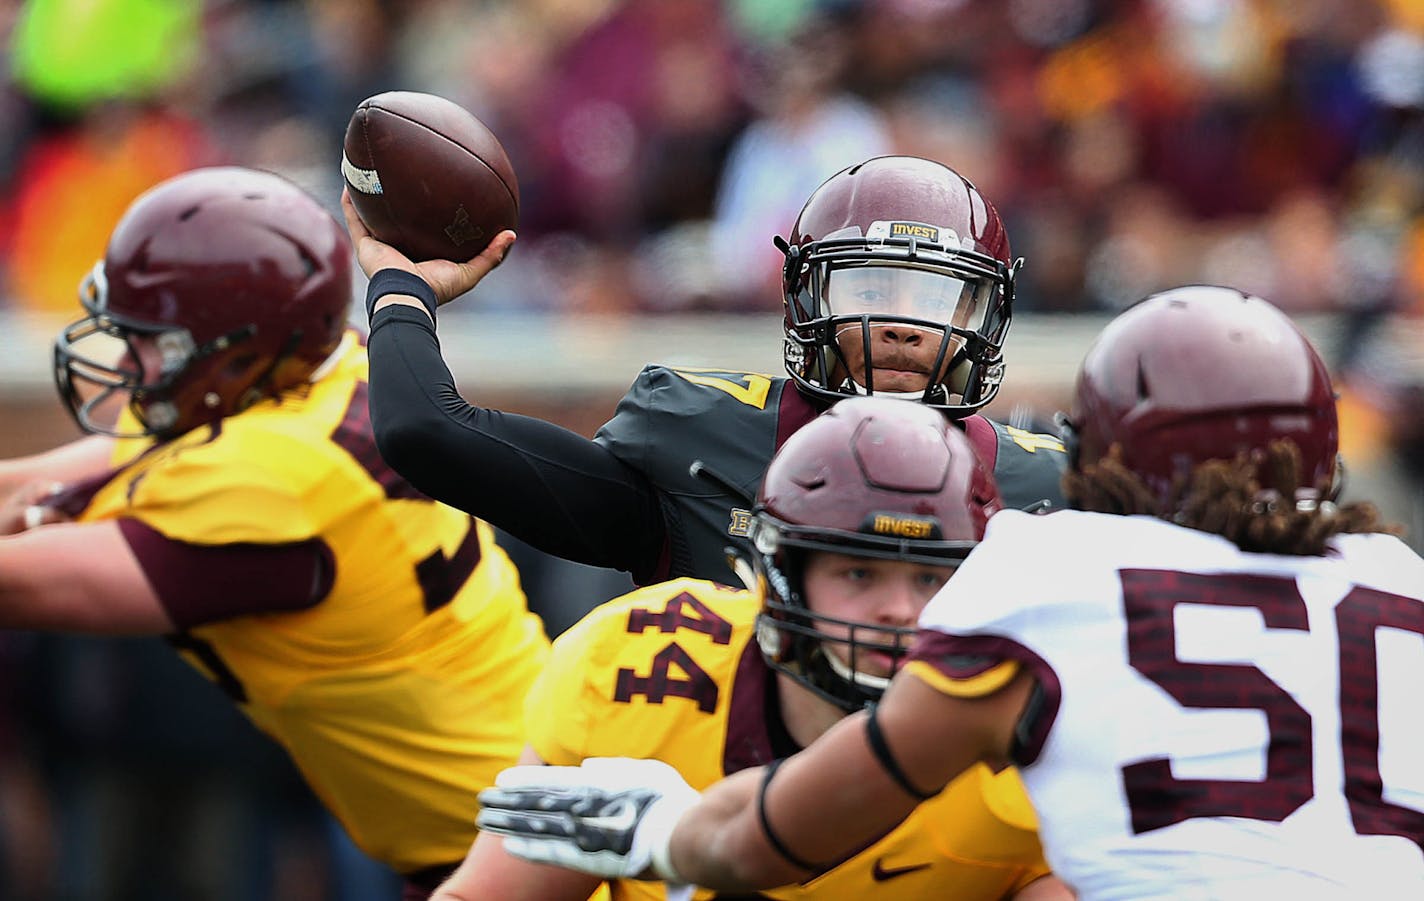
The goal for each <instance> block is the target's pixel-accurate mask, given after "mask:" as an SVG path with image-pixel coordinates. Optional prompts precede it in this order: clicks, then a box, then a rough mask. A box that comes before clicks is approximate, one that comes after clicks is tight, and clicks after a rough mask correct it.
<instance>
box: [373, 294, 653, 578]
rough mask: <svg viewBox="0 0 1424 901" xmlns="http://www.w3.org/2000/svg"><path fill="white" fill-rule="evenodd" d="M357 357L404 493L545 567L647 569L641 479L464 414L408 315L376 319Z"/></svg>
mask: <svg viewBox="0 0 1424 901" xmlns="http://www.w3.org/2000/svg"><path fill="white" fill-rule="evenodd" d="M368 350H369V353H370V358H371V376H370V378H371V382H370V405H371V424H372V427H373V429H374V431H375V435H376V446H377V447H378V448H379V449H380V452H381V456H382V457H384V458H385V460H386V462H387V463H388V464H389V465H390V466H391V468H393V469H395V470H396V471H397V472H399V473H400V474H401V475H402V476H404V477H405V478H406V479H408V480H409V481H410V483H411V484H412V485H414V486H415V487H416V488H418V489H420V490H421V491H423V492H424V493H426V494H428V495H429V496H431V497H433V498H436V499H437V500H441V501H444V502H445V503H447V504H450V505H451V506H453V507H458V508H459V509H461V510H464V511H466V512H467V513H470V514H471V515H474V516H477V517H479V518H481V519H483V520H485V521H487V522H489V523H492V524H493V525H496V526H498V527H500V528H502V529H504V530H506V531H508V532H509V533H510V534H512V535H514V536H515V537H516V538H519V539H520V540H521V541H524V542H527V543H528V544H530V545H532V546H533V547H536V548H538V549H540V550H542V551H546V552H548V553H551V554H554V555H556V556H560V557H565V558H568V559H570V560H575V561H578V562H580V563H587V564H591V565H593V566H607V567H612V568H615V569H622V570H627V571H628V572H631V573H633V575H634V577H635V578H636V577H639V576H640V574H648V573H651V572H653V571H654V570H655V568H656V566H657V564H658V561H659V558H660V557H661V555H662V552H663V543H664V539H665V535H666V532H667V527H666V523H665V521H664V519H663V515H662V512H661V506H660V504H659V502H658V498H657V494H656V491H655V490H654V489H653V487H652V485H651V484H650V483H649V482H648V480H647V478H646V477H644V476H643V475H642V473H639V472H637V471H635V470H634V469H632V468H630V467H629V466H627V465H626V464H624V463H623V462H622V461H621V460H619V459H618V458H617V457H615V456H613V454H612V453H610V452H609V451H608V450H607V449H605V448H603V447H601V446H599V445H598V444H595V443H594V442H592V441H590V440H589V439H587V438H584V437H583V436H582V435H578V434H576V433H574V432H571V431H569V430H567V429H564V428H561V427H559V426H556V425H554V424H552V423H548V422H544V421H543V420H539V419H534V418H532V417H528V416H520V415H518V414H514V413H502V412H500V411H498V410H487V409H484V408H482V407H477V406H472V405H471V404H469V403H467V402H466V401H465V400H464V398H462V397H461V396H460V394H459V392H458V390H457V389H456V387H455V380H454V378H453V377H452V376H451V375H450V370H449V368H448V367H446V365H445V361H444V359H442V358H441V356H440V344H439V341H438V340H437V338H436V336H435V327H434V325H433V324H432V323H431V321H430V319H429V318H428V317H427V316H426V315H425V314H424V313H422V312H420V311H419V310H416V309H413V308H411V307H408V306H403V305H400V304H394V305H391V306H387V307H384V308H382V309H380V310H378V311H377V312H376V314H375V315H374V316H373V317H372V319H371V336H370V341H369V346H368Z"/></svg>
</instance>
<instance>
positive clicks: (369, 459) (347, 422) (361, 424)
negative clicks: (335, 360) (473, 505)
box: [331, 381, 426, 500]
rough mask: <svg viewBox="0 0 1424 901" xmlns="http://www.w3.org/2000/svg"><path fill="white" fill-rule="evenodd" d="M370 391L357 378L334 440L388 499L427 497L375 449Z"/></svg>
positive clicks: (333, 434)
mask: <svg viewBox="0 0 1424 901" xmlns="http://www.w3.org/2000/svg"><path fill="white" fill-rule="evenodd" d="M369 394H370V388H369V386H368V385H367V384H366V383H365V382H364V381H357V382H356V390H354V391H352V392H351V400H350V402H349V403H348V404H347V405H346V415H345V416H343V417H342V418H341V422H340V424H339V425H337V427H336V430H335V431H333V432H332V433H331V441H332V443H333V444H335V445H336V446H337V447H339V448H341V449H342V450H344V451H346V452H347V453H348V454H350V455H351V456H352V458H354V459H355V460H356V462H357V463H358V464H360V466H361V468H362V469H364V470H366V474H367V475H369V476H370V477H371V479H372V480H373V481H375V482H376V484H378V485H380V486H381V489H382V490H383V491H385V493H386V497H387V499H390V500H396V499H406V500H411V499H414V500H422V499H426V496H425V495H424V494H422V493H421V492H420V491H418V490H417V489H416V487H415V486H414V485H412V484H411V483H410V482H407V481H406V480H405V477H404V476H402V475H401V474H400V473H398V472H396V471H395V470H394V469H391V468H390V467H389V466H387V465H386V461H385V460H384V459H382V458H381V452H380V451H379V450H377V449H376V436H375V433H373V432H372V431H371V407H370V402H369V399H368V395H369Z"/></svg>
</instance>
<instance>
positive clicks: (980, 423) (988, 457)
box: [959, 413, 999, 472]
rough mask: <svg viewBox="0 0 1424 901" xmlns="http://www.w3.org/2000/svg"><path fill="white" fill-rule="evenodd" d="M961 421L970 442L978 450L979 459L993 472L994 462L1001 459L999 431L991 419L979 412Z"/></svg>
mask: <svg viewBox="0 0 1424 901" xmlns="http://www.w3.org/2000/svg"><path fill="white" fill-rule="evenodd" d="M959 421H960V423H962V424H963V426H964V434H965V435H966V436H968V438H969V443H970V444H972V445H974V450H975V451H977V452H978V454H979V459H980V460H981V461H983V463H984V466H985V467H986V468H987V469H988V470H989V471H990V472H993V471H994V464H995V463H996V462H997V461H998V459H999V433H998V432H996V431H994V427H993V426H992V425H990V424H989V420H987V419H985V418H984V417H983V416H980V415H979V414H977V413H976V414H974V415H973V416H966V417H965V418H963V419H961V420H959Z"/></svg>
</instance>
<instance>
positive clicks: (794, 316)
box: [343, 156, 1066, 585]
mask: <svg viewBox="0 0 1424 901" xmlns="http://www.w3.org/2000/svg"><path fill="white" fill-rule="evenodd" d="M343 204H344V206H345V209H346V211H347V215H346V221H347V227H348V228H349V229H350V232H351V235H352V239H353V241H355V243H356V253H357V258H358V260H359V261H360V263H361V266H362V268H363V269H365V271H366V272H367V273H369V274H371V275H372V281H371V287H370V288H369V290H368V291H367V298H366V299H367V308H368V310H370V311H371V349H370V352H371V418H372V422H373V426H374V429H375V433H376V440H377V443H378V446H379V447H380V449H381V453H382V454H383V455H384V456H385V458H386V460H387V461H388V462H389V463H390V464H391V466H392V467H393V468H394V469H395V470H396V471H398V472H400V473H402V474H403V475H405V476H406V477H407V478H409V479H410V480H411V482H412V483H413V484H415V485H416V486H417V487H419V488H420V489H421V490H422V491H425V492H426V493H427V494H429V495H430V496H432V497H437V498H439V499H441V500H443V501H445V502H446V503H449V504H451V505H452V506H455V507H458V508H460V509H461V510H465V511H468V512H469V513H471V514H473V515H475V516H479V517H481V518H482V519H486V520H488V521H489V522H491V523H493V524H494V525H496V526H499V527H500V528H502V529H505V530H506V531H508V532H510V533H511V534H513V535H515V536H516V537H518V538H520V539H521V540H523V541H525V542H526V543H528V544H530V545H532V546H534V547H536V548H539V549H540V550H543V551H546V552H548V553H551V554H554V555H556V556H559V557H565V558H567V559H570V560H575V561H578V562H580V563H587V564H592V565H595V566H604V567H611V568H614V569H620V570H625V571H627V572H629V573H631V574H632V576H633V579H634V581H635V582H636V583H637V584H639V585H647V584H650V583H652V582H656V581H659V580H662V579H668V578H675V577H679V576H692V577H694V578H699V579H712V580H714V581H727V580H728V578H729V575H730V574H729V573H728V572H727V565H726V556H725V554H724V553H723V550H724V548H726V546H727V545H728V544H734V545H735V544H741V543H744V542H745V539H746V536H747V523H748V516H749V513H750V511H749V510H748V508H747V503H746V499H747V498H749V497H750V496H751V495H752V494H753V493H755V490H756V486H757V484H758V483H759V482H760V480H761V476H762V473H763V472H764V471H765V470H766V466H767V462H768V461H769V460H770V459H771V455H772V454H773V453H774V452H775V451H776V449H777V448H778V447H780V446H781V444H782V443H783V442H784V441H785V440H786V437H787V436H788V435H790V434H792V433H793V432H794V431H796V429H798V428H799V427H801V426H802V425H804V424H805V423H807V422H809V421H810V420H811V419H812V418H813V417H815V416H816V414H818V413H820V412H821V411H823V410H825V409H826V408H827V407H829V406H830V405H831V404H834V403H836V402H837V401H840V400H843V399H844V398H846V397H850V396H865V395H872V396H878V397H894V398H900V399H904V400H908V401H912V402H915V403H921V404H924V405H925V406H929V407H932V408H934V409H936V410H939V411H940V412H941V413H943V414H944V415H945V416H947V417H948V418H950V419H952V420H954V421H955V422H956V426H957V427H958V428H961V429H963V430H964V432H965V434H966V435H968V437H969V439H970V441H971V442H972V443H973V444H974V447H975V449H976V450H977V451H978V452H979V453H980V454H981V456H982V457H983V458H984V460H985V461H986V462H987V463H988V464H989V466H990V468H991V469H992V471H993V473H994V476H995V478H996V479H997V480H998V482H999V485H1000V490H1001V491H1002V492H1003V495H1004V501H1005V504H1006V505H1007V506H1009V507H1016V508H1022V507H1028V506H1042V505H1045V504H1048V505H1053V506H1057V505H1059V504H1060V503H1061V500H1062V497H1061V494H1060V490H1059V476H1060V474H1061V472H1062V469H1063V466H1064V462H1065V459H1066V458H1065V456H1064V454H1063V448H1062V445H1061V444H1060V443H1059V442H1058V440H1057V439H1056V438H1051V437H1048V436H1044V435H1037V434H1031V433H1029V432H1027V431H1024V430H1021V429H1015V428H1010V427H1008V426H1005V425H1001V424H999V423H995V422H992V421H991V420H989V419H986V418H985V417H984V416H982V415H980V414H979V413H978V411H979V410H980V409H982V408H983V407H984V406H985V405H987V404H989V403H990V402H991V401H992V400H993V399H994V398H995V396H996V395H997V394H998V392H999V387H1000V385H1001V383H1002V380H1003V376H1004V365H1005V364H1004V358H1003V344H1004V339H1005V337H1006V335H1007V333H1008V329H1009V322H1010V319H1011V316H1012V311H1013V298H1014V279H1015V276H1016V274H1017V272H1018V267H1019V263H1018V261H1016V260H1015V258H1014V257H1013V255H1012V254H1011V252H1010V250H1009V240H1008V236H1007V234H1006V233H1005V231H1004V224H1003V222H1002V221H1001V220H1000V219H999V216H998V214H997V213H996V212H995V211H994V207H993V205H992V204H990V203H989V201H988V200H987V199H986V198H985V197H984V196H983V195H982V194H981V193H980V192H979V191H978V189H976V188H975V187H974V185H973V184H971V183H970V182H969V181H968V180H967V179H965V178H964V177H963V176H962V175H960V174H959V173H957V172H955V171H954V170H953V169H950V168H949V167H947V166H944V165H941V164H940V163H937V162H933V161H931V160H925V159H919V158H915V157H904V156H890V157H878V158H875V159H871V160H868V161H866V162H864V163H862V164H859V165H856V166H852V167H850V168H848V169H846V170H844V171H842V172H839V173H837V174H835V175H833V176H832V177H831V178H830V179H828V180H827V181H826V182H825V183H824V184H823V185H821V186H820V187H819V188H818V189H817V190H816V191H815V192H814V193H813V194H812V196H811V198H810V199H809V200H808V201H807V202H806V205H805V208H804V209H803V210H802V212H801V214H800V216H799V217H798V219H797V221H796V223H795V224H794V226H793V227H792V229H791V234H790V237H789V238H788V239H781V238H778V239H777V241H778V246H779V247H781V249H782V251H783V252H784V254H785V256H786V265H785V275H784V279H783V288H784V297H783V298H782V302H781V306H782V308H783V309H784V311H785V326H784V341H785V362H786V371H787V376H788V377H773V376H767V375H761V374H758V373H749V372H725V371H720V370H687V369H672V368H668V367H665V366H657V365H653V366H649V367H647V368H646V369H644V370H643V372H642V374H640V375H639V376H638V378H637V380H636V381H635V382H634V384H633V386H632V387H631V388H630V389H629V391H628V392H627V394H626V395H625V396H624V398H623V400H622V402H621V403H620V404H619V406H618V410H617V412H616V413H615V414H614V416H613V418H612V419H611V420H610V421H609V422H607V423H606V424H605V425H604V426H603V427H602V428H601V429H600V430H599V432H598V434H597V435H595V436H594V438H593V440H591V441H590V440H589V439H586V438H584V437H582V436H580V435H576V434H573V433H571V432H568V431H566V430H564V429H561V428H559V427H557V426H554V425H552V424H550V423H547V422H543V421H541V420H537V419H531V418H529V417H525V416H517V415H514V414H510V413H502V412H499V411H495V410H488V409H484V408H481V407H478V406H474V405H471V404H469V403H467V402H466V401H465V400H464V399H463V398H462V396H461V395H460V393H459V392H458V391H457V390H456V388H455V384H454V380H453V379H452V377H451V375H450V372H449V370H448V368H447V367H446V366H445V363H444V361H443V360H442V358H441V355H440V346H439V343H438V341H437V338H436V331H435V311H436V306H437V304H439V303H444V302H448V301H450V300H452V299H453V298H455V297H458V296H459V295H460V294H463V293H464V292H466V291H469V290H470V289H472V288H473V287H474V286H475V285H476V284H477V283H478V281H479V278H480V276H481V275H482V274H483V273H484V272H486V271H488V269H489V268H490V266H491V265H493V264H495V263H497V262H498V261H499V260H500V259H502V258H503V255H504V254H505V253H506V252H507V251H508V249H509V247H510V246H511V244H512V243H513V241H514V233H513V232H502V233H500V235H498V236H496V238H495V240H494V241H493V243H492V244H491V245H490V247H489V248H487V249H486V250H485V252H484V253H482V254H481V255H480V256H479V257H477V258H475V259H474V260H472V261H469V262H466V263H454V262H450V261H447V260H430V261H425V262H422V263H420V264H418V265H417V264H415V263H412V262H411V261H410V260H409V259H406V258H405V257H404V256H403V255H401V254H400V253H399V252H398V251H396V250H394V249H393V248H391V247H390V246H388V245H386V244H384V243H382V242H380V241H377V240H376V239H375V238H373V237H371V236H370V234H369V233H368V232H367V231H366V229H365V227H364V226H363V225H362V224H361V220H360V218H359V217H357V216H356V214H355V211H354V209H352V208H351V206H350V201H349V198H348V199H346V200H344V201H343ZM539 352H541V351H540V349H539V348H538V346H537V345H531V348H530V353H539ZM694 460H701V461H702V462H703V463H704V464H705V465H704V467H703V469H702V472H703V473H704V474H705V475H707V476H711V477H710V478H703V477H699V476H694V475H692V474H690V473H689V465H690V464H691V463H692V462H693V461H694ZM469 472H480V473H484V474H486V476H487V477H486V478H481V479H470V478H467V477H466V473H469Z"/></svg>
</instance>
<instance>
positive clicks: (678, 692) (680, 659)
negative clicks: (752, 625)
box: [613, 592, 732, 713]
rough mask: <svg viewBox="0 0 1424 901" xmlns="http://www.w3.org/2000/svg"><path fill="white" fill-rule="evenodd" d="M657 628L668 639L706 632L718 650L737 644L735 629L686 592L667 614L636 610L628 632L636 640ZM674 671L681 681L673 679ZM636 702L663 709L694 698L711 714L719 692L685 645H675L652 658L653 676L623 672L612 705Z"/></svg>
mask: <svg viewBox="0 0 1424 901" xmlns="http://www.w3.org/2000/svg"><path fill="white" fill-rule="evenodd" d="M652 628H656V629H657V630H658V631H659V632H662V633H663V634H667V635H670V634H674V633H676V632H678V631H679V630H682V629H686V630H690V631H693V632H701V633H702V634H703V635H706V636H708V637H709V638H711V639H712V643H713V644H729V643H730V642H731V640H732V624H731V623H729V622H727V621H726V620H725V619H723V618H722V617H720V616H718V615H717V614H716V613H714V612H713V611H712V609H711V608H710V607H708V606H707V605H706V604H704V603H702V602H701V601H699V600H698V599H697V598H695V597H693V596H692V595H691V594H688V593H687V592H683V593H682V594H680V595H678V596H677V597H675V598H673V599H672V600H671V601H669V602H668V604H667V606H666V607H664V608H663V609H662V610H652V609H649V608H646V607H635V608H633V609H632V610H630V611H628V631H629V632H632V633H635V634H637V633H640V632H645V631H647V630H648V629H652ZM674 670H676V671H677V672H680V673H681V675H674ZM636 696H642V697H644V698H647V700H648V703H649V704H661V703H662V702H663V700H664V699H666V698H667V697H668V696H672V697H675V698H689V699H691V700H693V701H696V702H697V709H698V710H701V711H702V712H703V713H711V712H713V711H714V710H716V709H717V696H718V688H717V683H716V681H715V680H713V678H712V677H711V676H709V675H707V671H706V670H704V669H703V668H702V667H700V666H698V665H697V662H696V661H695V660H693V659H692V657H691V656H690V655H689V654H688V653H687V651H685V650H683V648H682V645H680V644H678V643H677V642H676V641H670V642H668V643H667V646H666V647H664V648H663V649H662V650H661V651H658V652H657V653H656V654H654V655H653V666H652V670H651V672H649V673H648V674H647V675H639V674H638V672H637V671H636V670H633V669H630V668H627V667H624V668H621V669H619V670H618V682H617V684H616V685H615V687H614V690H613V700H615V701H622V702H623V703H625V704H626V703H628V702H630V701H632V700H633V698H634V697H636Z"/></svg>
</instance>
